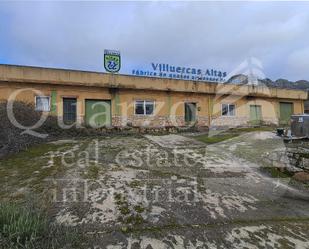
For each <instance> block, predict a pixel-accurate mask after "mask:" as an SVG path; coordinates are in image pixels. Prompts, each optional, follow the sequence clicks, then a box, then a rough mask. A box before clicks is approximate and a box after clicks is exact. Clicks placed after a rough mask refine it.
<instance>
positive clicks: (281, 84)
mask: <svg viewBox="0 0 309 249" xmlns="http://www.w3.org/2000/svg"><path fill="white" fill-rule="evenodd" d="M249 81H250V80H249V77H248V76H247V75H244V74H237V75H234V76H232V77H231V78H230V79H228V80H227V82H226V83H233V84H248V83H249ZM256 82H257V84H258V85H266V86H268V87H278V88H288V89H300V90H307V91H309V81H307V80H298V81H295V82H293V81H289V80H286V79H278V80H276V81H272V80H271V79H268V78H266V79H258V80H256V79H255V83H256Z"/></svg>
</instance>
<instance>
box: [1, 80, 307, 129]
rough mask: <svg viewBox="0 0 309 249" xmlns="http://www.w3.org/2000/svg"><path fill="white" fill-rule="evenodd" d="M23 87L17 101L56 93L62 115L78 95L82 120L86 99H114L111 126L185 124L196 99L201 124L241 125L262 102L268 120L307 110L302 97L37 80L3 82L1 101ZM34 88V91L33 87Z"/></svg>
mask: <svg viewBox="0 0 309 249" xmlns="http://www.w3.org/2000/svg"><path fill="white" fill-rule="evenodd" d="M18 89H22V92H20V94H19V95H17V96H16V100H20V101H24V102H27V103H32V104H34V102H35V96H36V95H38V94H40V93H36V92H34V91H33V89H36V90H39V91H40V92H42V94H43V95H46V96H50V95H51V93H52V92H55V93H56V103H57V104H56V106H55V110H54V112H53V113H51V114H54V115H58V117H60V119H61V117H62V115H63V106H62V98H63V97H75V98H77V118H78V121H79V123H83V121H84V115H85V100H86V99H98V100H111V103H112V125H114V126H126V125H128V124H129V125H133V126H143V125H144V126H155V127H160V126H171V125H173V126H175V125H176V126H184V125H185V121H184V112H185V110H184V103H185V102H194V103H196V105H197V125H198V126H209V125H211V126H229V127H233V126H241V125H247V124H248V121H249V117H250V105H261V107H262V117H263V120H264V121H265V122H266V123H273V124H277V123H278V117H279V103H280V102H291V103H293V108H294V114H301V113H303V112H304V104H303V100H293V99H284V98H266V97H265V98H262V97H248V96H244V95H238V96H235V95H227V94H222V95H220V94H207V93H203V94H201V93H191V92H173V91H155V90H142V89H140V90H139V89H134V90H133V89H118V88H102V87H95V86H68V85H55V84H54V85H51V84H38V83H35V84H34V83H20V82H15V83H14V82H9V83H3V82H1V83H0V100H7V99H8V98H9V97H10V95H11V94H12V93H13V92H14V91H16V90H18ZM31 89H32V90H31ZM136 100H153V101H155V106H156V108H155V113H154V115H152V116H141V115H135V111H134V103H135V101H136ZM224 103H225V104H235V106H236V113H235V116H233V117H225V116H222V115H221V105H222V104H224Z"/></svg>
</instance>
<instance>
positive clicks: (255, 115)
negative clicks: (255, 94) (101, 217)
mask: <svg viewBox="0 0 309 249" xmlns="http://www.w3.org/2000/svg"><path fill="white" fill-rule="evenodd" d="M250 123H251V124H253V125H260V124H261V123H262V107H261V106H260V105H250Z"/></svg>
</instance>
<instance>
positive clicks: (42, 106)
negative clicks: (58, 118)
mask: <svg viewBox="0 0 309 249" xmlns="http://www.w3.org/2000/svg"><path fill="white" fill-rule="evenodd" d="M35 110H36V111H41V112H49V111H50V97H49V96H36V97H35Z"/></svg>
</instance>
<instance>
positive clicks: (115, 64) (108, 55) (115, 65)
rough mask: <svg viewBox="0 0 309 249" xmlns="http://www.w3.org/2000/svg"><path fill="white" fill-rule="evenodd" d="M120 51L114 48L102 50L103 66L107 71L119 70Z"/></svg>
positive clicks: (114, 71)
mask: <svg viewBox="0 0 309 249" xmlns="http://www.w3.org/2000/svg"><path fill="white" fill-rule="evenodd" d="M120 66H121V60H120V52H119V51H115V50H107V49H105V50H104V68H105V70H106V71H107V72H110V73H117V72H119V70H120Z"/></svg>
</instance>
